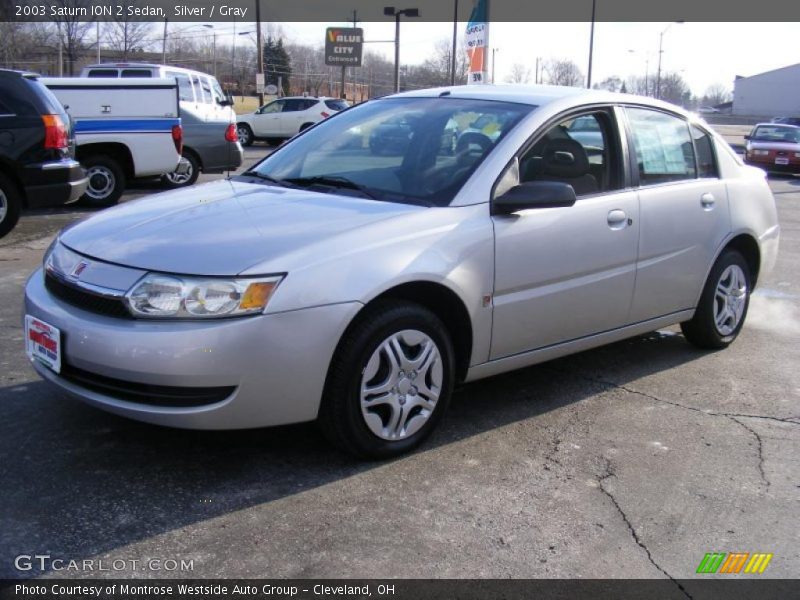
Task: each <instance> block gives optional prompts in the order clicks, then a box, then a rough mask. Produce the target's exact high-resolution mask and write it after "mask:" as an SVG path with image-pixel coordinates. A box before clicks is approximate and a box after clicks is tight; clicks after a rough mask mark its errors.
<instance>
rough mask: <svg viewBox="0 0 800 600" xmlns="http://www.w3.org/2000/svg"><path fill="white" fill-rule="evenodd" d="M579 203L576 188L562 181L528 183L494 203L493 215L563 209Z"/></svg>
mask: <svg viewBox="0 0 800 600" xmlns="http://www.w3.org/2000/svg"><path fill="white" fill-rule="evenodd" d="M576 201H577V197H576V196H575V190H574V188H573V187H572V186H571V185H569V184H568V183H562V182H560V181H528V182H525V183H522V184H520V185H517V186H514V187H512V188H511V189H510V190H508V191H507V192H506V193H504V194H503V195H501V196H498V197H497V198H495V199H494V200H493V201H492V214H493V215H510V214H513V213H515V212H518V211H520V210H527V209H530V208H563V207H567V206H572V205H573V204H575V202H576Z"/></svg>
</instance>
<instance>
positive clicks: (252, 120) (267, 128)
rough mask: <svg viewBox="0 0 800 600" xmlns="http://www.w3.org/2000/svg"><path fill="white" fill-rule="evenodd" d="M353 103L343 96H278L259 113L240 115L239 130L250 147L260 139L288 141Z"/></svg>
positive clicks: (243, 144)
mask: <svg viewBox="0 0 800 600" xmlns="http://www.w3.org/2000/svg"><path fill="white" fill-rule="evenodd" d="M349 106H350V105H349V104H348V103H347V100H341V99H339V98H325V97H319V98H316V97H311V96H294V97H285V98H278V99H277V100H273V101H272V102H268V103H267V104H265V105H264V106H262V107H261V108H259V109H258V110H257V111H255V112H252V113H248V114H244V115H239V116H238V117H237V123H236V133H237V134H238V136H239V142H241V144H242V146H250V145H251V144H252V143H253V142H254V141H256V140H258V139H265V140H267V141H278V140H285V139H288V138H290V137H292V136H293V135H295V134H297V133H299V132H300V131H303V130H304V129H307V128H308V127H311V126H312V125H313V124H314V123H318V122H319V121H322V120H323V119H327V118H328V117H330V116H331V115H333V114H334V113H337V112H339V111H340V110H344V109H345V108H348V107H349Z"/></svg>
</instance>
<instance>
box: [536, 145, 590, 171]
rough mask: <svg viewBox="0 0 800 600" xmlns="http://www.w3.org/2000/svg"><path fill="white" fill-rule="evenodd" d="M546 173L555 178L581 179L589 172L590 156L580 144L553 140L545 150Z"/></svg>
mask: <svg viewBox="0 0 800 600" xmlns="http://www.w3.org/2000/svg"><path fill="white" fill-rule="evenodd" d="M542 158H543V159H544V173H545V174H547V175H552V176H555V177H581V176H583V175H586V174H587V173H588V172H589V156H588V154H586V150H585V149H584V148H583V146H581V145H580V143H578V142H576V141H575V140H570V139H557V140H552V141H551V142H549V143H548V144H547V146H546V147H545V149H544V156H543V157H542Z"/></svg>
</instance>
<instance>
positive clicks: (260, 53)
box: [255, 0, 266, 106]
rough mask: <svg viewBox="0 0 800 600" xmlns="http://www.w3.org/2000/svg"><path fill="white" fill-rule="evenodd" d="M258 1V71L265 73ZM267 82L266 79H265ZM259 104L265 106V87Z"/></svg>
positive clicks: (258, 2)
mask: <svg viewBox="0 0 800 600" xmlns="http://www.w3.org/2000/svg"><path fill="white" fill-rule="evenodd" d="M255 2H256V46H258V48H257V50H258V52H257V56H258V72H259V73H261V74H262V76H263V74H264V46H263V45H262V44H261V0H255ZM264 82H265V83H266V79H264ZM258 105H259V106H264V89H263V88H262V89H261V91H260V92H259V93H258Z"/></svg>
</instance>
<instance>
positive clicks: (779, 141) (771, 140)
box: [744, 123, 800, 175]
mask: <svg viewBox="0 0 800 600" xmlns="http://www.w3.org/2000/svg"><path fill="white" fill-rule="evenodd" d="M744 139H745V140H746V142H747V145H746V146H745V152H744V162H746V163H747V164H748V165H753V166H754V167H761V168H762V169H764V170H765V171H768V172H776V173H791V174H794V175H797V174H800V127H798V126H796V125H784V124H782V123H759V124H758V125H756V126H755V127H754V128H753V131H751V132H750V135H746V136H744Z"/></svg>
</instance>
